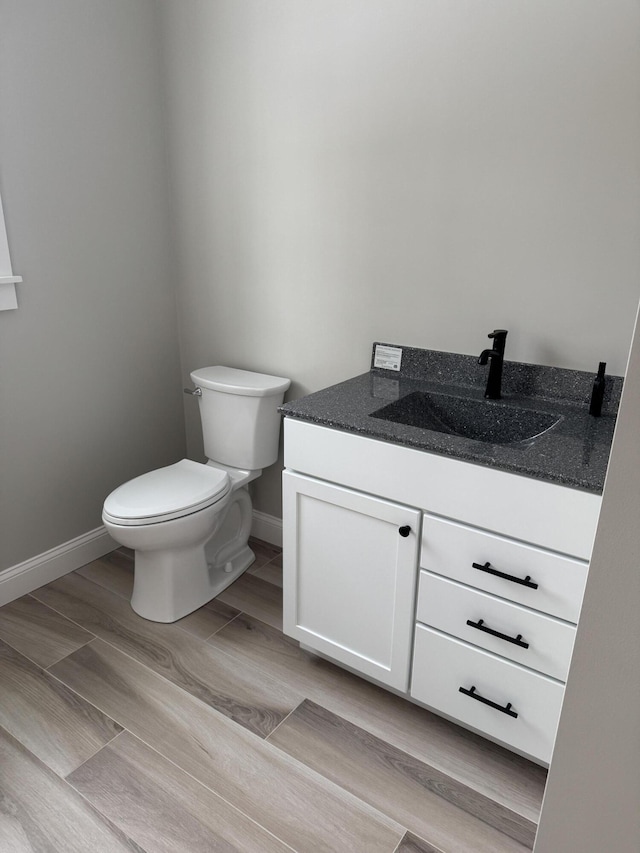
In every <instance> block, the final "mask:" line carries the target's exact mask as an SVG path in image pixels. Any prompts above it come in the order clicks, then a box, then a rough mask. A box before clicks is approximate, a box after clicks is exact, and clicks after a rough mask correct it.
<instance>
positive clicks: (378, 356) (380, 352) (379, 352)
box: [373, 344, 402, 370]
mask: <svg viewBox="0 0 640 853" xmlns="http://www.w3.org/2000/svg"><path fill="white" fill-rule="evenodd" d="M401 362H402V350H401V349H400V347H384V346H382V345H381V344H376V352H375V356H374V358H373V366H374V367H383V368H384V369H385V370H400V363H401Z"/></svg>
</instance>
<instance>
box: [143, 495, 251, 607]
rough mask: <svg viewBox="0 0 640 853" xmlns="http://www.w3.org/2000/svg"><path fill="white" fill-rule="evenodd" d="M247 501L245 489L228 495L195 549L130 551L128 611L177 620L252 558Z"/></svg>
mask: <svg viewBox="0 0 640 853" xmlns="http://www.w3.org/2000/svg"><path fill="white" fill-rule="evenodd" d="M251 520H252V513H251V499H250V497H249V493H248V491H247V489H246V487H242V488H239V489H238V490H237V491H236V492H234V493H233V494H232V497H231V500H230V502H229V504H228V506H227V508H226V511H225V512H224V514H223V515H222V517H221V518H220V519H219V523H218V524H217V525H216V528H215V531H214V532H213V534H212V535H211V536H210V537H209V538H208V539H207V540H205V541H204V542H201V543H199V544H198V545H195V546H194V545H189V546H187V547H180V548H174V549H162V550H159V551H146V550H145V551H142V550H136V552H135V567H134V582H133V594H132V596H131V607H132V609H133V610H135V612H136V613H137V614H138V615H139V616H142V617H143V618H144V619H149V620H150V621H152V622H176V621H177V620H178V619H182V618H183V617H184V616H187V615H188V614H189V613H192V612H193V611H194V610H198V609H199V608H200V607H203V606H204V605H205V604H207V603H208V602H209V601H211V599H212V598H215V597H216V596H217V595H219V594H220V593H221V592H222V591H223V590H224V589H226V588H227V587H228V586H230V584H232V583H233V582H234V581H235V580H237V579H238V578H239V577H240V575H241V574H242V573H243V572H245V571H246V570H247V569H248V568H249V566H250V565H251V564H252V563H253V561H254V560H255V554H254V553H253V551H252V550H251V548H249V546H248V544H247V540H248V538H249V533H250V530H251Z"/></svg>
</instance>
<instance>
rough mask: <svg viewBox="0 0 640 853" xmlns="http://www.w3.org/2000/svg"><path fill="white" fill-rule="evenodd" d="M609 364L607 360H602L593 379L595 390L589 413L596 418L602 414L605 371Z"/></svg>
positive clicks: (592, 393)
mask: <svg viewBox="0 0 640 853" xmlns="http://www.w3.org/2000/svg"><path fill="white" fill-rule="evenodd" d="M606 366H607V363H606V361H601V362H600V364H599V366H598V373H597V375H596V378H595V379H594V380H593V391H592V392H591V404H590V405H589V414H590V415H593V416H594V418H599V417H600V415H601V414H602V399H603V397H604V371H605V368H606Z"/></svg>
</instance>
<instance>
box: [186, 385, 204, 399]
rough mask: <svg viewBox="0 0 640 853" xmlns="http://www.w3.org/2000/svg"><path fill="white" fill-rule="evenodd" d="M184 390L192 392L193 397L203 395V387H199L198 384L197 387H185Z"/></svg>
mask: <svg viewBox="0 0 640 853" xmlns="http://www.w3.org/2000/svg"><path fill="white" fill-rule="evenodd" d="M182 390H183V391H184V393H185V394H191V396H192V397H202V388H198V386H197V385H196V387H195V388H183V389H182Z"/></svg>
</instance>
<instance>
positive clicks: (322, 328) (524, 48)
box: [162, 0, 640, 516]
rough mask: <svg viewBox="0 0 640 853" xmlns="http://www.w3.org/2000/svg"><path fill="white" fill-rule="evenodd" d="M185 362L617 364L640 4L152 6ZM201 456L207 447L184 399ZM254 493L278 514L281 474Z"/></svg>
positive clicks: (633, 294) (636, 260)
mask: <svg viewBox="0 0 640 853" xmlns="http://www.w3.org/2000/svg"><path fill="white" fill-rule="evenodd" d="M162 9H163V32H164V38H165V56H166V75H167V76H166V90H167V96H168V117H169V130H170V137H169V138H170V150H171V156H172V164H173V170H172V173H173V201H174V206H175V213H176V218H175V225H176V235H177V239H178V252H179V269H180V276H179V305H180V324H181V333H182V334H181V338H182V341H183V351H182V365H183V371H184V374H185V376H184V378H185V379H186V378H187V373H188V371H189V370H190V369H192V368H193V367H196V366H200V365H205V364H211V363H228V364H232V365H235V366H239V367H249V368H252V369H258V370H259V369H262V370H265V371H267V372H273V373H276V374H282V375H288V376H291V377H292V379H293V380H294V385H293V387H292V389H291V392H290V397H297V396H300V395H301V394H302V393H304V392H307V391H309V390H315V389H317V388H319V387H321V386H323V385H327V384H330V383H332V382H336V381H339V380H341V379H344V378H347V377H349V376H350V375H354V374H356V373H359V372H362V371H364V370H366V369H367V367H368V359H369V352H370V345H371V342H372V341H373V340H375V339H378V340H386V341H392V342H397V343H405V344H410V345H413V346H424V347H429V348H433V349H443V350H448V351H459V352H463V353H479V352H480V350H481V349H482V348H483V347H484V346H485V345H486V343H487V339H486V334H487V333H488V332H489V331H491V330H492V329H493V328H496V327H504V328H507V329H509V330H510V336H509V340H508V346H507V354H508V357H510V358H513V359H515V360H518V361H534V362H542V363H545V364H555V365H560V366H565V367H572V368H581V369H586V370H595V368H596V367H597V363H598V361H600V360H605V361H607V362H608V364H609V369H610V370H611V371H612V372H615V373H619V374H620V373H622V372H623V371H624V368H625V364H626V358H627V353H628V349H629V343H630V340H631V332H632V324H633V318H634V316H635V310H636V306H637V303H638V295H639V292H640V280H639V275H638V273H639V270H640V243H639V241H638V239H637V235H638V233H639V232H640V192H639V191H640V185H639V175H640V168H639V167H640V110H639V108H638V104H639V103H640V51H639V50H638V32H639V20H638V18H639V14H640V7H639V5H638V4H637V2H635V0H612V2H609V3H603V2H601V0H579V2H578V0H575V1H572V0H569V2H562V3H559V2H558V0H535V2H534V0H528V2H518V3H514V2H513V0H483V2H481V3H479V2H477V0H453V2H452V0H384V1H383V2H381V0H316V1H315V2H300V0H244V2H241V3H239V2H237V0H162ZM187 436H188V446H189V451H190V453H191V455H193V456H194V457H195V458H200V456H201V453H202V449H201V443H200V432H199V424H198V421H197V414H196V408H195V406H189V407H188V408H187ZM255 505H256V507H257V508H258V509H261V510H263V511H265V512H268V513H271V514H273V515H276V516H278V515H280V494H279V470H278V467H277V466H276V467H274V468H272V469H271V470H270V471H269V472H267V473H266V474H265V475H264V476H263V478H262V479H261V480H260V481H259V482H258V483H257V485H256V492H255Z"/></svg>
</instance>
